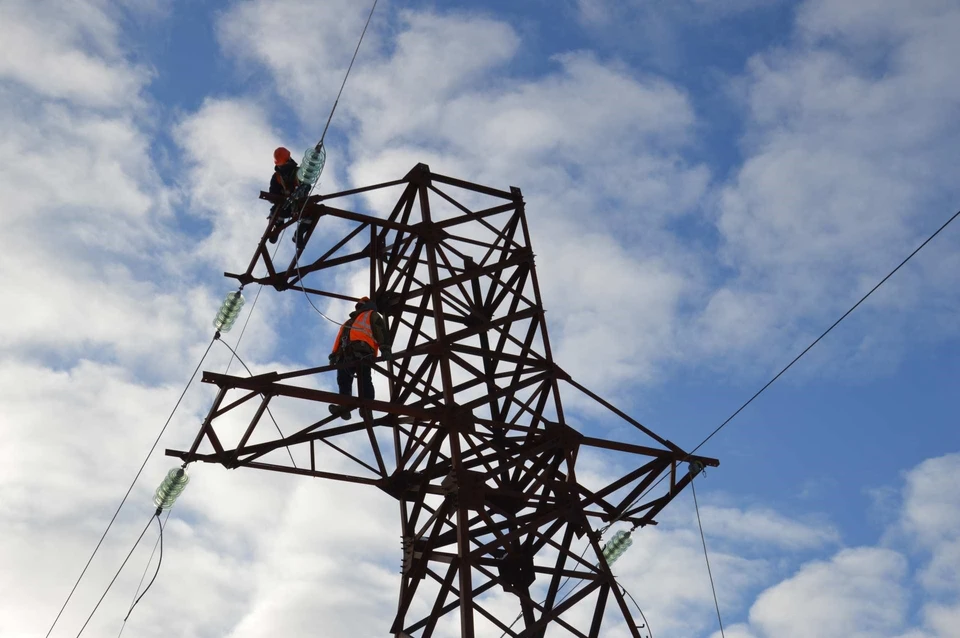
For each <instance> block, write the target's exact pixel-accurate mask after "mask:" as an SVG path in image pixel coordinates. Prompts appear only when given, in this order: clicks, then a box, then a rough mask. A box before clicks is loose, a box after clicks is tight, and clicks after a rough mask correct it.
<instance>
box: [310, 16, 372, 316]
mask: <svg viewBox="0 0 960 638" xmlns="http://www.w3.org/2000/svg"><path fill="white" fill-rule="evenodd" d="M377 2H378V0H373V6H371V7H370V13H369V14H368V15H367V21H366V23H365V24H364V25H363V31H361V32H360V39H359V40H357V46H356V48H355V49H354V50H353V57H352V58H350V64H349V65H348V66H347V72H346V73H344V75H343V82H341V83H340V90H339V91H337V97H336V99H334V101H333V107H332V108H331V109H330V115H328V116H327V123H326V124H325V125H324V126H323V132H322V133H321V134H320V141H319V142H317V145H316V146H315V147H314V148H315V149H316V150H317V151H320V149H322V148H323V140H324V139H326V137H327V129H329V128H330V122H331V121H333V114H334V113H335V112H336V110H337V105H338V104H340V97H341V96H342V95H343V89H344V87H346V85H347V78H349V77H350V71H352V70H353V63H354V62H356V60H357V54H358V53H359V52H360V45H361V44H363V37H364V36H365V35H366V34H367V27H369V26H370V20H371V19H372V18H373V12H374V11H375V10H376V8H377ZM322 170H323V168H322V167H321V171H322ZM314 186H315V184H311V185H310V188H309V189H307V193H306V195H305V196H304V197H303V204H301V205H300V210H299V211H298V212H297V216H296V218H297V233H298V234H299V232H300V229H299V226H300V223H301V221H300V220H301V217H302V215H303V210H304V209H305V208H306V206H307V200H308V198H309V197H310V194H311V193H312V192H313V189H314ZM295 243H296V245H297V248H296V252H294V266H295V267H296V269H297V276H298V277H300V281H301V282H302V281H303V275H302V274H301V273H300V250H301V249H300V242H299V241H296V242H295ZM300 288H301V290H302V292H303V296H304V297H306V298H307V301H308V302H309V303H310V305H311V306H312V307H313V309H314V310H315V311H316V312H317V314H319V315H320V316H321V317H323V318H324V319H326V320H327V321H329V322H330V323H333V324H336V325H337V326H343V322H340V321H335V320H333V319H331V318H330V317H328V316H327V315H325V314H324V313H323V312H321V311H320V309H319V308H317V306H316V305H314V303H313V300H312V299H310V295H309V294H307V291H306V290H304V289H303V285H302V284H301V286H300Z"/></svg>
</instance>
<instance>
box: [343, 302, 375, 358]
mask: <svg viewBox="0 0 960 638" xmlns="http://www.w3.org/2000/svg"><path fill="white" fill-rule="evenodd" d="M372 317H373V311H372V310H365V311H363V312H361V313H360V314H359V315H357V316H356V318H355V319H354V320H353V323H352V324H350V334H349V335H348V336H349V339H350V341H363V342H364V343H366V344H368V345H369V346H370V347H371V348H373V354H374V356H376V355H378V354H379V352H380V346H379V344H378V343H377V340H376V339H374V338H373V327H372V326H371V325H370V320H371V318H372ZM346 327H347V326H346V324H344V325H342V326H340V331H339V332H338V333H337V340H336V341H334V342H333V351H334V352H337V351H338V350H340V343H341V341H342V340H343V329H344V328H346Z"/></svg>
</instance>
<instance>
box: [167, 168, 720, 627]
mask: <svg viewBox="0 0 960 638" xmlns="http://www.w3.org/2000/svg"><path fill="white" fill-rule="evenodd" d="M396 190H399V191H400V195H399V197H398V198H397V199H396V202H395V204H394V205H393V206H392V208H391V209H390V210H389V213H388V214H387V215H386V216H384V217H380V216H375V215H370V214H364V213H360V212H356V211H355V210H350V209H349V208H347V207H346V206H344V207H336V206H335V205H334V204H341V203H342V202H348V201H352V199H351V198H354V199H362V200H363V202H365V203H366V205H365V206H363V208H367V209H369V208H370V207H371V206H372V207H373V208H376V207H378V206H381V205H382V202H384V201H391V202H392V201H393V199H392V198H391V199H389V200H388V199H385V198H388V197H395V196H396V195H395V191H396ZM391 191H394V195H393V196H391V195H390V193H391ZM261 197H263V198H265V199H266V198H269V196H266V195H261ZM341 205H342V204H341ZM354 208H360V206H354ZM384 210H386V207H384ZM297 223H298V222H297V221H288V222H286V224H285V225H286V226H291V225H293V224H297ZM299 224H301V225H303V228H302V230H303V231H304V232H305V233H306V237H307V238H309V237H310V236H311V235H313V234H314V233H315V231H316V230H317V229H318V228H320V225H321V224H324V226H323V230H324V233H326V234H329V233H330V232H338V231H339V230H344V234H343V237H342V238H341V239H340V240H339V241H337V242H335V243H334V244H333V246H332V247H331V248H330V249H329V250H327V251H325V252H323V253H322V254H320V255H319V256H317V257H315V258H309V259H308V258H307V257H306V254H307V253H306V252H305V249H304V248H298V249H296V254H295V255H294V257H293V258H292V260H291V262H290V263H289V265H288V266H287V267H286V268H282V267H278V265H277V264H276V263H274V262H273V260H272V259H271V257H270V254H269V250H268V249H269V245H268V241H267V240H268V236H269V234H270V233H269V230H270V229H269V228H268V230H267V231H265V232H264V236H263V238H261V241H260V244H259V246H258V248H257V251H256V253H255V255H254V258H253V260H252V261H251V262H250V265H249V267H248V269H247V271H246V272H245V273H240V274H237V273H227V276H228V277H233V278H235V279H237V280H239V281H240V282H241V283H242V284H245V285H246V284H250V283H254V282H256V283H260V284H264V285H269V286H273V287H274V288H276V289H277V290H297V291H300V292H301V293H306V294H308V295H311V296H313V297H314V298H323V297H326V298H332V299H342V300H344V301H355V300H356V297H353V296H351V295H345V294H342V293H338V292H333V291H330V290H325V289H324V288H323V287H321V284H322V283H323V282H332V281H339V282H341V283H342V282H343V281H344V279H343V276H347V275H352V276H354V277H356V276H358V273H362V277H363V278H364V280H366V279H367V278H369V288H368V292H367V293H366V294H367V295H368V296H369V297H370V298H371V299H373V300H375V301H376V302H377V304H378V308H379V310H380V312H381V313H382V314H383V315H384V317H385V318H386V320H387V323H388V326H389V332H390V337H391V340H392V341H393V350H394V356H393V357H392V359H391V360H389V361H386V360H383V358H381V359H377V360H375V361H374V362H373V363H372V366H373V368H374V369H375V370H376V371H377V372H378V373H379V374H381V375H383V376H384V377H386V379H387V384H388V388H389V398H388V400H372V401H363V400H360V399H358V398H355V397H346V396H341V395H339V394H336V393H332V392H327V391H324V390H320V389H317V387H318V386H319V385H320V384H319V382H318V380H317V379H316V375H322V374H324V373H328V372H331V371H333V370H335V367H334V366H330V365H326V366H319V367H315V368H310V369H306V370H297V371H293V372H284V373H277V372H272V373H269V374H262V375H258V376H253V377H247V378H243V377H237V376H227V375H223V374H215V373H211V372H206V373H204V375H203V381H204V382H206V383H211V384H214V385H216V386H217V387H218V388H219V392H218V394H217V396H216V399H215V400H214V403H213V405H212V406H211V408H210V411H209V413H208V415H207V417H206V418H205V420H204V421H203V424H202V427H201V429H200V432H199V433H198V435H197V437H196V440H195V441H194V442H193V444H192V445H191V447H190V448H189V450H186V451H176V450H167V454H168V455H171V456H176V457H178V458H180V459H183V460H184V461H187V462H194V461H203V462H210V463H219V464H222V465H224V466H225V467H228V468H237V467H249V468H254V469H261V470H272V471H277V472H290V473H294V474H301V475H305V476H313V477H319V478H326V479H332V480H337V481H348V482H353V483H360V484H364V485H369V486H372V487H377V488H379V489H380V490H382V491H383V492H385V493H387V494H389V495H390V496H391V497H393V498H395V499H396V500H397V501H398V503H399V506H400V508H399V509H400V533H401V537H402V546H403V558H402V570H401V571H402V575H401V584H400V597H399V603H398V606H397V611H396V614H395V616H394V618H393V620H392V622H391V624H390V626H389V633H390V634H391V635H393V636H395V637H398V638H399V637H403V638H429V637H431V636H437V635H441V634H444V635H448V634H449V632H450V631H451V629H450V627H451V623H452V624H453V627H455V626H456V622H457V619H456V616H459V635H460V636H462V637H463V638H473V637H474V636H501V635H503V636H511V637H520V636H523V637H531V638H532V637H542V636H548V635H549V636H577V637H579V638H586V637H590V638H596V637H597V636H599V635H600V629H601V626H602V625H603V623H605V622H606V623H608V624H609V623H613V622H616V623H624V622H625V625H626V629H627V631H628V632H629V635H631V636H634V637H635V638H640V636H641V634H640V633H639V630H638V623H637V622H636V621H635V620H634V618H633V616H632V614H631V610H630V608H629V607H628V605H627V604H626V601H625V600H624V597H623V594H622V591H621V589H620V588H619V587H618V585H617V583H616V581H615V580H614V576H613V574H612V573H611V571H610V568H609V566H608V565H607V563H606V561H605V560H603V558H602V547H601V544H600V543H601V532H602V531H603V530H605V529H606V528H607V527H609V526H610V525H611V524H613V523H616V522H623V523H625V524H629V525H631V526H633V527H643V526H646V525H652V524H655V517H656V516H657V515H658V513H659V512H660V511H661V510H662V509H663V508H664V507H665V506H666V505H667V504H668V503H669V502H670V501H671V500H672V499H673V498H674V497H675V496H676V495H677V494H679V492H680V491H681V490H683V488H684V487H685V486H686V485H687V484H688V483H689V482H690V480H691V479H692V476H693V474H694V473H695V471H696V470H695V469H694V470H691V469H690V467H691V466H690V464H693V466H694V467H695V466H696V465H698V464H700V465H703V466H716V465H718V461H716V460H715V459H711V458H706V457H700V456H690V455H688V454H687V453H686V452H684V451H683V450H681V449H680V448H679V447H677V446H676V445H674V444H673V443H671V442H670V441H668V440H666V439H664V438H661V437H660V436H658V435H656V434H655V433H654V432H652V431H650V430H649V429H647V428H646V427H644V426H643V425H641V424H640V423H638V422H637V421H635V420H634V419H632V418H630V417H629V416H628V415H626V414H624V413H623V412H621V411H620V410H618V409H617V408H615V407H614V406H613V405H611V404H609V403H607V402H606V401H604V400H603V399H602V398H600V397H598V396H597V395H595V394H594V393H592V392H591V391H590V390H588V389H587V388H585V387H583V386H582V385H580V384H579V383H577V382H576V381H575V380H573V379H572V378H571V377H570V375H569V374H567V373H566V372H564V371H563V370H562V369H561V368H559V367H558V366H557V365H556V364H555V363H554V361H553V358H552V355H551V350H550V341H549V339H548V336H547V325H546V322H545V319H544V309H543V306H542V303H541V297H540V289H539V286H538V282H537V272H536V269H535V268H534V253H533V250H532V248H531V243H530V234H529V231H528V227H527V220H526V217H525V212H524V202H523V198H522V196H521V193H520V190H519V189H517V188H510V190H509V191H503V190H498V189H494V188H488V187H485V186H480V185H478V184H472V183H468V182H465V181H461V180H458V179H454V178H451V177H447V176H444V175H438V174H436V173H432V172H431V171H430V169H429V168H428V167H427V166H426V165H423V164H419V165H417V166H416V167H414V168H413V169H412V170H411V171H410V173H408V174H407V175H406V177H404V178H403V179H401V180H396V181H393V182H387V183H384V184H378V185H375V186H370V187H366V188H359V189H354V190H350V191H344V192H340V193H334V194H329V195H319V196H313V197H311V198H310V200H309V201H308V202H307V203H306V205H305V206H304V208H303V214H302V215H301V218H300V221H299ZM254 272H260V273H262V274H261V275H260V276H255V275H254ZM334 274H339V275H341V276H339V277H335V276H332V275H334ZM315 282H316V283H315ZM561 387H563V388H564V389H565V391H567V392H575V393H577V394H578V395H579V396H578V397H577V400H578V401H581V402H583V401H584V400H589V401H590V402H591V403H593V404H595V405H599V406H600V407H601V408H602V409H603V410H604V411H606V413H607V414H608V415H610V416H611V418H615V419H616V420H617V421H618V422H619V423H621V424H624V423H625V424H628V425H629V426H631V428H630V429H631V431H633V432H634V433H635V438H636V439H637V442H633V443H625V442H619V441H614V440H606V439H602V438H597V437H592V436H586V435H584V434H582V433H581V432H579V431H578V430H576V429H574V428H573V427H571V425H570V424H569V423H568V420H567V417H566V416H565V413H564V409H563V404H562V402H561V392H560V391H561ZM281 400H283V401H295V402H298V403H299V405H300V407H301V413H303V412H305V410H311V409H315V410H316V412H319V413H320V414H322V415H323V418H319V419H307V420H306V422H304V423H302V424H301V426H300V427H299V429H298V430H297V431H296V432H294V433H292V434H289V435H288V436H277V434H276V431H275V430H274V429H273V428H272V426H271V424H270V423H269V420H268V419H266V418H265V413H266V412H267V410H268V406H269V405H270V404H271V402H277V401H281ZM323 403H326V404H333V405H339V406H345V407H346V408H350V409H352V410H357V412H355V414H357V415H358V416H357V417H356V418H354V419H347V422H346V423H344V422H343V421H341V420H340V419H339V418H337V417H335V416H327V410H326V406H320V405H317V404H323ZM310 406H315V407H314V408H311V407H310ZM320 407H323V408H324V409H323V410H319V409H317V408H320ZM243 409H246V412H245V413H243V414H244V416H243V418H242V421H241V420H240V419H239V418H237V414H239V413H240V412H241V411H242V410H243ZM315 416H316V415H315ZM331 454H333V455H339V460H338V461H337V462H331V461H329V460H324V458H326V457H325V456H324V455H327V457H328V456H329V455H331ZM585 454H593V455H602V458H603V459H604V462H605V467H606V468H607V470H608V471H610V472H611V473H614V472H616V474H617V475H619V476H620V478H618V479H617V480H615V481H613V482H610V483H609V484H606V485H589V486H588V485H587V484H585V483H588V482H589V481H585V482H581V481H579V480H578V477H577V467H578V458H580V457H581V456H582V455H585ZM294 456H297V457H298V458H300V459H301V463H300V464H299V465H297V464H296V463H295V461H294ZM307 459H309V461H307ZM618 468H619V471H617V470H618ZM341 469H342V470H343V471H334V470H341ZM611 597H612V598H613V602H612V603H611V604H608V603H610V601H609V599H610V598H611ZM505 610H506V611H505ZM447 615H449V616H450V617H448V618H445V616H447ZM515 616H518V618H517V620H516V621H515V622H514V623H513V624H511V620H513V618H514V617H515ZM442 619H443V620H444V622H445V624H443V625H440V626H439V628H438V623H440V622H441V620H442ZM385 629H386V627H385Z"/></svg>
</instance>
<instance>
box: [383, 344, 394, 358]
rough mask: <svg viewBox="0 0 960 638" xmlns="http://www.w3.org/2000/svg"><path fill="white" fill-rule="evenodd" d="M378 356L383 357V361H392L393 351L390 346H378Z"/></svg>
mask: <svg viewBox="0 0 960 638" xmlns="http://www.w3.org/2000/svg"><path fill="white" fill-rule="evenodd" d="M380 354H381V355H382V356H383V360H384V361H390V360H391V359H393V349H392V348H391V347H390V346H380Z"/></svg>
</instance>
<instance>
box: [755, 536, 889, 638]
mask: <svg viewBox="0 0 960 638" xmlns="http://www.w3.org/2000/svg"><path fill="white" fill-rule="evenodd" d="M906 567H907V564H906V560H905V559H904V558H903V557H902V556H900V555H899V554H897V553H896V552H892V551H889V550H883V549H876V548H856V549H846V550H843V551H841V552H839V553H838V554H837V555H836V556H834V557H833V558H832V559H831V560H830V561H829V562H813V563H808V564H807V565H804V566H803V568H801V570H800V571H799V572H798V573H797V574H796V575H795V576H793V577H791V578H789V579H787V580H785V581H783V582H782V583H780V584H778V585H775V586H774V587H771V588H770V589H768V590H766V591H765V592H764V593H762V594H761V595H760V596H759V597H758V598H757V602H756V603H754V605H753V607H752V608H751V609H750V624H751V625H752V626H756V627H757V628H759V629H760V630H761V631H762V632H763V633H765V634H766V635H768V636H782V637H783V638H793V637H795V636H808V635H810V632H811V631H813V632H814V633H816V635H818V636H824V637H830V636H837V637H840V636H850V637H860V636H863V637H864V638H866V637H868V636H877V635H887V634H889V633H890V632H891V631H895V630H896V629H898V628H899V627H900V625H901V623H902V622H903V618H904V614H905V611H906V604H907V595H906V591H905V590H904V588H903V586H902V580H903V577H904V575H905V573H906Z"/></svg>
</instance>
